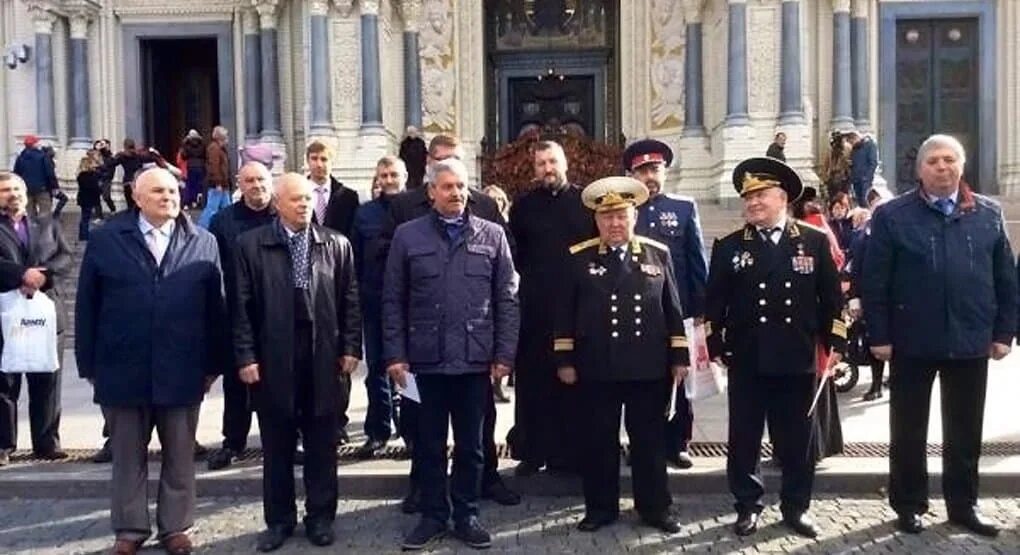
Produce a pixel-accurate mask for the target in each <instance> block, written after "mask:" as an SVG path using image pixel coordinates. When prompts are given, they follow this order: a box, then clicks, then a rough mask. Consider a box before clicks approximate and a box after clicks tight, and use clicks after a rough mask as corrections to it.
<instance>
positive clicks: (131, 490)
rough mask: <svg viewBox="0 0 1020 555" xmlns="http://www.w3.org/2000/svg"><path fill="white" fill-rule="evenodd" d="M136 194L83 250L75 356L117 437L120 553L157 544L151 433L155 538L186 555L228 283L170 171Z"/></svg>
mask: <svg viewBox="0 0 1020 555" xmlns="http://www.w3.org/2000/svg"><path fill="white" fill-rule="evenodd" d="M132 194H133V195H134V200H135V203H136V205H137V207H138V208H137V209H134V210H126V211H124V212H120V213H118V214H117V215H116V216H114V217H113V218H111V219H110V220H109V221H108V222H107V223H106V224H105V225H103V226H102V227H101V228H99V229H98V230H96V231H95V232H94V233H93V235H92V238H91V239H90V240H89V244H88V247H87V248H86V250H85V256H84V258H83V259H82V265H81V274H80V276H79V278H78V296H77V299H76V303H75V339H76V341H75V355H76V358H77V360H78V373H79V374H80V375H81V377H82V378H85V379H87V380H88V381H89V382H90V383H91V384H92V385H93V387H94V389H95V402H96V403H98V404H99V405H100V406H101V407H102V408H103V413H104V414H105V416H106V421H107V423H108V424H109V426H110V439H111V446H112V452H113V475H112V477H111V483H114V484H117V487H115V488H113V490H112V496H113V498H112V507H111V511H110V512H111V515H110V516H111V518H110V520H111V521H112V524H113V529H114V532H115V533H116V543H115V544H114V548H113V551H112V552H113V553H114V554H117V555H133V554H134V553H136V552H137V551H138V550H139V549H140V548H141V545H142V544H143V543H144V542H145V540H146V538H148V537H149V535H150V534H151V529H150V527H149V509H148V506H149V503H148V494H147V491H146V483H147V481H148V480H147V478H148V462H147V460H146V450H147V446H148V444H149V439H150V437H151V435H152V428H153V427H155V429H156V433H158V434H159V440H160V444H161V445H162V447H163V452H162V468H161V470H160V476H159V497H158V501H157V508H156V511H157V512H156V525H157V528H158V538H159V540H160V543H161V544H162V545H163V547H164V548H165V549H166V551H167V552H168V553H170V554H171V555H186V554H189V553H191V551H192V545H191V540H190V538H189V537H188V534H187V531H188V529H189V528H191V526H192V524H193V523H194V510H195V462H194V444H195V428H196V426H197V424H198V411H199V405H200V404H201V402H202V398H203V396H204V395H205V392H206V391H207V390H208V388H209V386H210V385H211V384H212V382H213V381H214V380H215V379H216V376H217V375H218V374H220V373H221V372H222V370H223V368H224V366H226V363H227V357H226V355H227V352H228V349H227V341H228V338H229V337H228V335H227V334H226V332H225V330H226V328H227V327H226V326H225V325H224V320H225V319H226V309H225V306H224V299H223V276H222V273H221V270H220V257H219V250H218V249H217V247H216V239H215V238H214V237H213V236H212V235H211V234H210V233H209V232H207V231H205V230H204V229H201V228H199V227H197V226H195V225H193V224H192V223H191V221H190V220H189V219H188V217H187V216H186V215H185V214H183V213H181V210H180V205H181V201H180V190H179V189H178V184H177V179H175V178H174V176H173V175H172V174H171V173H170V172H168V171H166V170H164V169H160V168H154V169H150V170H145V171H144V172H143V173H142V174H141V175H139V177H138V179H137V180H135V187H134V189H133V191H132Z"/></svg>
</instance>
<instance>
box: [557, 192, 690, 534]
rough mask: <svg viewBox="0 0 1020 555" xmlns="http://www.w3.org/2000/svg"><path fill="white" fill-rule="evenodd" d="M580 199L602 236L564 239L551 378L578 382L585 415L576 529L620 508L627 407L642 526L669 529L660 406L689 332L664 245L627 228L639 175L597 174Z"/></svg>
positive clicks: (644, 195)
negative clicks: (581, 510)
mask: <svg viewBox="0 0 1020 555" xmlns="http://www.w3.org/2000/svg"><path fill="white" fill-rule="evenodd" d="M581 198H582V200H583V202H584V204H585V206H587V207H588V208H591V209H592V210H594V211H595V223H596V224H597V226H598V229H599V236H598V237H595V238H593V239H589V240H587V241H583V242H581V243H578V244H576V245H574V246H572V247H570V255H571V256H570V263H569V266H568V270H567V272H566V275H565V276H564V278H563V279H564V284H563V289H562V296H561V300H560V302H559V303H558V304H557V305H556V314H555V323H554V326H555V329H554V339H553V351H554V354H555V359H556V365H557V368H558V370H557V374H558V377H559V379H560V380H561V381H562V382H563V383H565V384H573V385H574V387H577V389H578V394H579V397H580V400H579V401H580V402H579V404H580V408H581V414H583V415H584V417H585V422H586V423H585V426H584V427H583V429H581V430H579V432H580V436H581V437H580V440H581V445H582V448H581V450H580V453H581V476H582V479H583V483H584V505H585V516H584V519H583V520H582V521H581V523H580V525H579V526H578V528H579V529H580V530H582V531H586V532H590V531H595V530H598V529H599V528H602V527H603V526H606V525H608V524H611V523H612V522H613V521H615V520H616V518H617V515H618V513H619V501H620V487H619V482H620V439H619V438H620V411H621V409H624V407H625V410H624V414H625V421H624V424H625V426H626V428H627V435H628V436H629V437H630V444H631V448H630V452H631V463H632V469H633V470H632V475H633V481H634V506H635V509H636V510H637V512H638V514H639V515H640V516H641V519H642V520H643V521H644V522H645V523H646V524H648V525H649V526H652V527H654V528H657V529H659V530H662V531H664V532H666V533H675V532H677V531H678V530H679V526H678V525H677V523H676V521H675V520H674V519H673V517H672V516H670V511H669V507H670V504H671V503H672V500H671V498H670V495H669V489H668V487H667V483H666V457H665V446H664V437H665V431H664V426H665V421H664V419H663V418H662V414H663V408H664V407H665V406H666V402H667V399H668V398H669V395H670V391H671V390H672V388H673V387H674V385H675V384H676V382H677V380H680V379H682V378H683V377H684V376H685V375H686V373H687V368H686V366H685V364H686V361H687V341H686V338H685V337H684V335H683V329H684V327H683V311H682V308H681V307H680V300H679V298H678V296H677V288H676V282H675V280H674V279H673V263H672V261H671V260H670V256H669V249H668V248H667V247H666V246H665V245H663V244H662V243H659V242H658V241H653V240H651V239H648V238H646V237H641V236H638V235H634V225H635V223H636V220H637V210H636V207H637V206H638V205H640V204H641V203H643V202H644V201H645V200H647V199H648V190H647V189H645V187H644V186H643V185H642V184H641V182H640V181H637V180H635V179H633V178H629V177H608V178H604V179H600V180H598V181H596V182H595V183H592V184H591V185H589V186H588V188H586V189H585V190H584V191H583V192H582V195H581Z"/></svg>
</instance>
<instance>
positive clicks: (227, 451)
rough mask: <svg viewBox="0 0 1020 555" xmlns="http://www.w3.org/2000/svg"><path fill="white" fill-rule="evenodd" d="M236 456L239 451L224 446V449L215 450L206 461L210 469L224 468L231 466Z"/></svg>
mask: <svg viewBox="0 0 1020 555" xmlns="http://www.w3.org/2000/svg"><path fill="white" fill-rule="evenodd" d="M236 458H237V451H234V450H233V449H231V448H229V447H224V448H223V449H217V450H216V451H213V453H212V454H211V455H209V459H208V460H207V461H206V464H207V465H208V467H209V470H222V469H224V468H226V467H228V466H230V464H231V463H232V462H234V460H235V459H236Z"/></svg>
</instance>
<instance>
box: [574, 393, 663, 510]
mask: <svg viewBox="0 0 1020 555" xmlns="http://www.w3.org/2000/svg"><path fill="white" fill-rule="evenodd" d="M671 383H672V380H671V379H670V380H655V381H634V382H598V381H593V382H582V383H580V384H579V385H577V386H576V387H577V388H578V392H579V400H580V408H581V413H582V414H583V415H584V417H585V425H584V426H583V427H582V428H580V429H578V430H576V432H579V435H580V436H581V445H582V447H581V455H582V458H581V460H582V461H583V463H582V467H581V477H582V480H583V483H584V510H585V514H586V515H588V516H602V515H605V516H615V515H616V514H617V513H619V511H620V413H621V410H622V412H623V418H624V426H625V427H626V429H627V436H628V437H629V438H630V461H631V480H632V481H633V486H634V508H635V509H636V510H637V512H638V514H640V515H641V516H642V517H644V518H648V519H654V518H658V517H661V516H663V515H664V514H665V513H666V511H667V510H669V506H670V504H671V503H672V499H671V497H670V495H669V487H668V485H667V482H666V451H665V446H664V438H665V432H664V430H663V428H664V425H665V419H664V418H663V417H662V412H663V407H664V406H665V404H666V399H667V398H668V396H669V388H670V384H671Z"/></svg>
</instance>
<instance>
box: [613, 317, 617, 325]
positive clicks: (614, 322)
mask: <svg viewBox="0 0 1020 555" xmlns="http://www.w3.org/2000/svg"><path fill="white" fill-rule="evenodd" d="M616 323H617V322H616V318H613V325H614V326H615V325H616Z"/></svg>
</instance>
